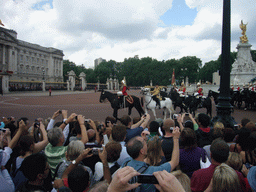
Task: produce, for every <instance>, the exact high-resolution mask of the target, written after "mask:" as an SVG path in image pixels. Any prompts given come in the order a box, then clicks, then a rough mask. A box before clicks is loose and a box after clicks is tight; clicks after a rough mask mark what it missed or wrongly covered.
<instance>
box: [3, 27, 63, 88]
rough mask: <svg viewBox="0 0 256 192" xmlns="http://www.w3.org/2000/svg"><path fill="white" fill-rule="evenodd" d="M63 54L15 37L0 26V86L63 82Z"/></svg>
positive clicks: (17, 86) (60, 51) (10, 31)
mask: <svg viewBox="0 0 256 192" xmlns="http://www.w3.org/2000/svg"><path fill="white" fill-rule="evenodd" d="M63 56H64V54H63V51H62V50H59V49H56V48H52V47H43V46H40V45H37V44H32V43H29V42H25V41H22V40H19V39H17V32H15V31H14V30H9V29H6V28H3V27H0V88H1V87H2V91H3V92H8V91H9V90H10V88H14V87H15V89H17V88H20V87H22V88H23V89H25V88H27V87H29V89H31V86H34V87H35V86H37V85H38V86H41V83H42V82H46V83H47V82H48V83H58V82H59V83H61V82H63Z"/></svg>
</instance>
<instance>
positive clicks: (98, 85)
mask: <svg viewBox="0 0 256 192" xmlns="http://www.w3.org/2000/svg"><path fill="white" fill-rule="evenodd" d="M97 87H98V90H100V80H98V84H97Z"/></svg>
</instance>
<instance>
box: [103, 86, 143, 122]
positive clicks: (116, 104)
mask: <svg viewBox="0 0 256 192" xmlns="http://www.w3.org/2000/svg"><path fill="white" fill-rule="evenodd" d="M131 98H132V100H133V102H132V103H130V102H128V101H127V100H125V105H124V106H125V108H127V107H128V108H129V110H128V115H131V113H132V108H133V107H135V108H136V109H137V111H138V113H139V114H140V116H142V115H143V114H144V113H145V112H144V110H143V108H142V107H141V103H140V99H139V98H138V97H136V96H134V95H131ZM105 99H107V100H108V101H109V102H110V104H111V107H112V108H113V109H114V112H113V117H115V118H116V119H117V120H119V118H118V117H117V112H118V109H121V105H120V100H119V99H118V96H117V94H114V93H111V92H109V91H104V90H101V95H100V102H101V103H102V102H103V101H104V100H105Z"/></svg>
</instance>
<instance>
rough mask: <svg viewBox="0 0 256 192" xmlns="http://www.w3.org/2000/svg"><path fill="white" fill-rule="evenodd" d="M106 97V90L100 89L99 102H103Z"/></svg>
mask: <svg viewBox="0 0 256 192" xmlns="http://www.w3.org/2000/svg"><path fill="white" fill-rule="evenodd" d="M106 98H107V96H106V92H105V91H104V90H103V89H102V90H101V94H100V102H101V103H103V102H104V100H105V99H106Z"/></svg>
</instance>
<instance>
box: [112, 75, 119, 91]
mask: <svg viewBox="0 0 256 192" xmlns="http://www.w3.org/2000/svg"><path fill="white" fill-rule="evenodd" d="M114 87H115V90H114V91H116V90H118V87H117V83H116V78H115V79H114ZM114 87H113V89H114Z"/></svg>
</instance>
